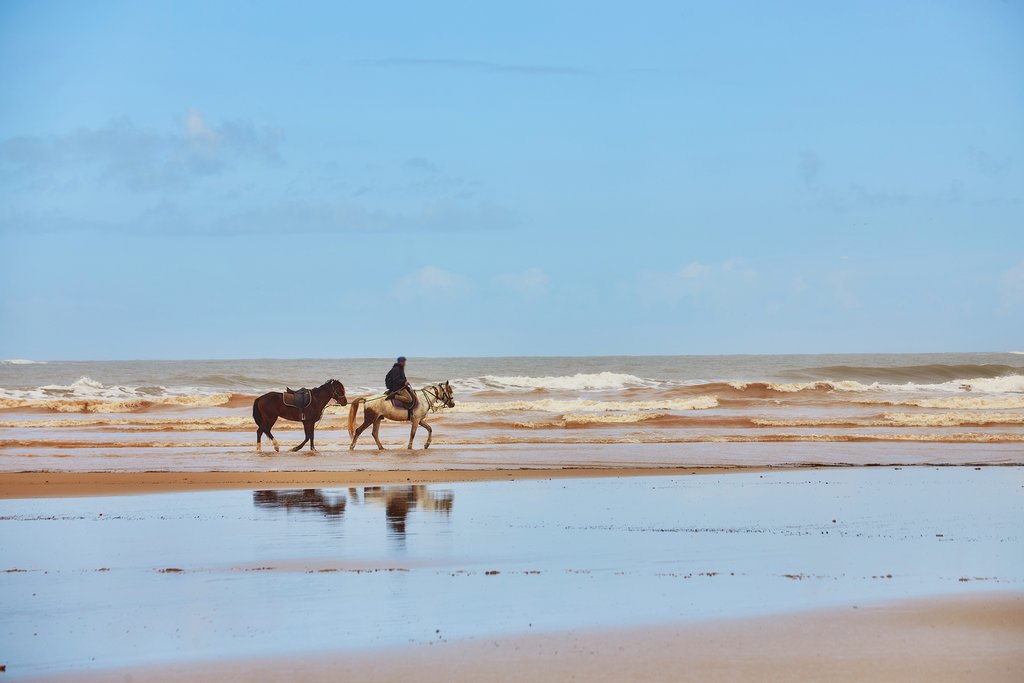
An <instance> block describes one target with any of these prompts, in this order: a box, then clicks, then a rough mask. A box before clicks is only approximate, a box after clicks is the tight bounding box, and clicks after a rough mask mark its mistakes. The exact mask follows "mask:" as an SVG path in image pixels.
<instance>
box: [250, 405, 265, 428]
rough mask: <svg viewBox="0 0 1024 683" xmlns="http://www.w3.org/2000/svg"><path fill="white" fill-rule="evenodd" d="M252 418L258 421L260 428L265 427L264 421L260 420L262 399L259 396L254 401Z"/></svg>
mask: <svg viewBox="0 0 1024 683" xmlns="http://www.w3.org/2000/svg"><path fill="white" fill-rule="evenodd" d="M252 419H253V420H255V421H256V426H257V427H258V428H259V429H263V423H262V422H260V400H259V399H258V398H257V399H256V400H255V401H253V402H252Z"/></svg>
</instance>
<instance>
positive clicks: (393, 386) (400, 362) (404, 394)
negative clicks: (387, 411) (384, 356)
mask: <svg viewBox="0 0 1024 683" xmlns="http://www.w3.org/2000/svg"><path fill="white" fill-rule="evenodd" d="M384 385H385V386H386V387H387V390H388V398H389V399H392V398H396V399H398V400H399V401H401V402H402V404H403V405H404V406H405V407H406V409H407V410H408V411H409V419H410V420H411V419H412V409H413V407H415V405H416V399H415V397H414V396H413V394H412V387H411V386H409V380H407V379H406V378H405V356H399V357H398V358H397V359H396V360H395V364H394V365H392V366H391V370H390V371H389V372H388V374H387V376H386V377H385V378H384Z"/></svg>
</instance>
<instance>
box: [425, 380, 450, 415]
mask: <svg viewBox="0 0 1024 683" xmlns="http://www.w3.org/2000/svg"><path fill="white" fill-rule="evenodd" d="M436 388H437V385H436V384H435V385H432V386H429V387H424V388H423V389H422V391H423V394H424V396H430V397H431V398H433V399H434V400H433V401H429V400H428V401H427V410H428V411H430V412H437V411H438V410H440V408H435V407H434V405H435V404H436V403H438V402H441V403H445V402H444V401H441V395H440V394H437V393H435V392H434V391H432V389H436ZM442 407H447V404H445V405H443V406H442Z"/></svg>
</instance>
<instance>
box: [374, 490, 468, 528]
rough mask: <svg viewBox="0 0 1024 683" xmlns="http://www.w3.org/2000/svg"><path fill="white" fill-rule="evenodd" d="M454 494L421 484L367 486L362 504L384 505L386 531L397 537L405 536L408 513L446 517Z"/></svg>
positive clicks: (450, 508)
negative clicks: (430, 513)
mask: <svg viewBox="0 0 1024 683" xmlns="http://www.w3.org/2000/svg"><path fill="white" fill-rule="evenodd" d="M454 497H455V496H454V494H453V493H452V492H451V491H431V490H430V488H429V487H427V486H424V485H422V484H420V485H415V486H386V487H382V486H367V487H365V488H364V489H363V502H364V503H367V504H369V503H374V504H377V505H380V504H383V505H384V517H385V518H386V519H387V525H388V529H390V530H391V532H392V533H394V534H397V535H399V536H404V535H405V527H406V522H407V520H408V518H409V512H410V511H411V510H415V509H417V508H419V509H422V510H426V511H430V512H440V513H442V514H444V515H447V514H449V513H450V512H451V510H452V501H453V500H454Z"/></svg>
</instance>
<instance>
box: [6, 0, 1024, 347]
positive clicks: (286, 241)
mask: <svg viewBox="0 0 1024 683" xmlns="http://www.w3.org/2000/svg"><path fill="white" fill-rule="evenodd" d="M211 5H212V6H211ZM367 5H373V6H372V7H370V6H367ZM0 84H2V90H3V95H2V96H0V102H2V106H0V288H2V291H3V292H4V294H3V297H2V300H0V328H2V334H0V357H3V358H20V357H24V358H39V359H49V358H65V359H77V358H89V359H103V358H216V357H346V356H388V355H394V354H396V353H399V352H401V353H404V354H406V355H410V356H416V355H420V356H427V355H433V356H437V355H534V354H569V355H574V354H674V353H787V352H793V353H798V352H807V353H813V352H856V351H944V350H1009V349H1019V348H1021V347H1024V5H1022V4H1021V3H1019V2H987V1H984V0H979V1H975V2H921V3H915V2H901V3H889V2H877V3H872V2H865V3H843V4H839V3H820V2H780V3H757V2H740V3H730V2H726V3H675V2H666V3H635V2H634V3H623V4H619V5H612V4H608V3H606V4H604V5H601V6H599V7H595V6H594V3H558V4H555V3H523V2H517V3H508V4H507V6H505V7H504V8H495V7H491V6H489V3H475V2H474V3H471V2H466V3H408V4H402V3H398V4H388V5H384V4H383V3H359V4H356V3H353V4H352V5H351V6H342V5H340V4H339V3H322V4H320V3H227V2H225V3H205V2H196V3H192V2H174V3H148V2H147V3H134V2H133V3H118V2H104V3H72V2H59V3H46V2H32V3H29V2H13V1H12V2H5V3H2V4H0Z"/></svg>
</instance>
